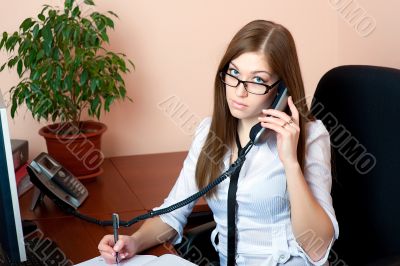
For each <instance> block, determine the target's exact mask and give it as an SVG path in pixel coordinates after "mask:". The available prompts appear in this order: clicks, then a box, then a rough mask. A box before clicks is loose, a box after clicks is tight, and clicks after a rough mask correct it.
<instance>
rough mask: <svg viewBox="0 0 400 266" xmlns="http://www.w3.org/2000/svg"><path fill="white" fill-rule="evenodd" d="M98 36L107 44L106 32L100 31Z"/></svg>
mask: <svg viewBox="0 0 400 266" xmlns="http://www.w3.org/2000/svg"><path fill="white" fill-rule="evenodd" d="M100 35H101V38H102V39H103V41H105V42H107V43H109V42H110V40H109V39H108V35H107V32H106V31H105V30H104V31H101V32H100Z"/></svg>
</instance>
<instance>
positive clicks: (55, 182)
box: [27, 152, 89, 209]
mask: <svg viewBox="0 0 400 266" xmlns="http://www.w3.org/2000/svg"><path fill="white" fill-rule="evenodd" d="M27 170H28V173H29V176H30V180H31V182H32V183H33V184H34V185H35V186H36V187H37V188H38V189H39V190H40V192H41V193H43V194H44V195H46V196H48V197H49V198H50V199H52V200H54V201H56V202H58V203H61V204H67V205H69V206H70V207H73V208H74V209H77V208H78V207H79V206H80V205H81V204H82V203H83V201H85V199H86V198H87V197H88V195H89V193H88V191H87V189H86V188H85V187H84V186H83V184H82V183H81V182H80V181H79V180H78V179H77V178H76V177H75V176H73V175H72V174H71V173H70V172H69V171H68V170H67V169H65V168H64V167H63V166H62V165H61V164H60V163H58V162H57V161H56V160H55V159H54V158H52V157H50V155H48V154H47V153H44V152H42V153H41V154H39V155H38V156H37V157H36V158H35V159H34V160H33V161H32V162H31V163H30V164H29V165H28V167H27ZM36 200H37V199H36ZM34 204H36V202H35V203H34ZM33 208H34V206H33V207H32V208H31V209H33Z"/></svg>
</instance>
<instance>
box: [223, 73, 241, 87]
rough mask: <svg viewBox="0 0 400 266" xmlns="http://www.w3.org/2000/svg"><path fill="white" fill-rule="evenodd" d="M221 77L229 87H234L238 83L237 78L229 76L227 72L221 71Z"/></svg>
mask: <svg viewBox="0 0 400 266" xmlns="http://www.w3.org/2000/svg"><path fill="white" fill-rule="evenodd" d="M221 79H222V81H223V82H224V83H225V84H226V85H228V86H231V87H236V86H237V85H238V83H239V80H238V79H237V78H235V77H233V76H230V75H228V74H225V73H223V74H222V75H221Z"/></svg>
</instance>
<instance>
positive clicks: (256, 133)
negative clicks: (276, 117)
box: [250, 81, 289, 145]
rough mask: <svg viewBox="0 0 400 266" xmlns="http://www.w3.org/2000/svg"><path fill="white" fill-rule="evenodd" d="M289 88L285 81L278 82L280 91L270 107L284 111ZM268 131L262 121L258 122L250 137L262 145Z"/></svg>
mask: <svg viewBox="0 0 400 266" xmlns="http://www.w3.org/2000/svg"><path fill="white" fill-rule="evenodd" d="M288 97H289V95H288V89H287V87H286V85H285V83H284V82H283V81H281V82H279V84H278V92H277V94H276V96H275V99H274V101H273V103H272V104H271V107H270V109H276V110H279V111H284V110H285V109H286V106H287V101H288ZM267 133H268V131H267V129H266V128H264V127H262V126H261V123H257V124H256V125H255V126H253V128H252V129H251V131H250V139H251V140H252V141H253V144H254V145H260V144H262V143H264V142H265V140H266V138H267V135H268V134H267Z"/></svg>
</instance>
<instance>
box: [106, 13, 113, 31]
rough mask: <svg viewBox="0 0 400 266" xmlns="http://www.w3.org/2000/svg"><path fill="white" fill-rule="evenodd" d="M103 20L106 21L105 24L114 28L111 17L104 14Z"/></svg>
mask: <svg viewBox="0 0 400 266" xmlns="http://www.w3.org/2000/svg"><path fill="white" fill-rule="evenodd" d="M104 21H105V22H106V25H107V26H109V27H111V28H113V29H114V22H113V21H112V19H110V18H108V17H106V16H104Z"/></svg>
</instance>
